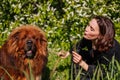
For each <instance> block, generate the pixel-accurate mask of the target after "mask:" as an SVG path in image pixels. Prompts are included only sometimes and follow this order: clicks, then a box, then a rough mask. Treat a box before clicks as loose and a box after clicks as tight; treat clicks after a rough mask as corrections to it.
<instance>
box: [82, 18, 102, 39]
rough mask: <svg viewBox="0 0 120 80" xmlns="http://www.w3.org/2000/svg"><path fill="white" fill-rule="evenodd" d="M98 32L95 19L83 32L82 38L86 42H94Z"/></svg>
mask: <svg viewBox="0 0 120 80" xmlns="http://www.w3.org/2000/svg"><path fill="white" fill-rule="evenodd" d="M99 34H100V32H99V26H98V24H97V21H96V20H95V19H92V20H91V21H90V22H89V24H88V25H87V27H86V28H85V32H84V35H83V37H84V38H86V39H88V40H95V39H97V38H98V36H99Z"/></svg>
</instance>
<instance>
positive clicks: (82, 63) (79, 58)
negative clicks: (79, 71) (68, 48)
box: [72, 51, 88, 71]
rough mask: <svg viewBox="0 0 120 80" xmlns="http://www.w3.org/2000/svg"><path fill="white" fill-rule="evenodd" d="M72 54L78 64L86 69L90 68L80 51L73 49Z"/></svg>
mask: <svg viewBox="0 0 120 80" xmlns="http://www.w3.org/2000/svg"><path fill="white" fill-rule="evenodd" d="M72 53H73V54H72V55H73V62H75V63H76V64H79V65H80V66H81V67H82V68H83V69H84V70H86V71H87V70H88V64H87V63H86V62H85V61H84V60H82V56H81V55H79V54H78V53H76V52H74V51H72Z"/></svg>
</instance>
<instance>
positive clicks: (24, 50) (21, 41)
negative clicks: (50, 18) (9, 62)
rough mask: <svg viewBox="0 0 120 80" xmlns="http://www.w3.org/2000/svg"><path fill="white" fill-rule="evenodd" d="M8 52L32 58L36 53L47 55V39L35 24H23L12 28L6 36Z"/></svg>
mask: <svg viewBox="0 0 120 80" xmlns="http://www.w3.org/2000/svg"><path fill="white" fill-rule="evenodd" d="M7 43H8V47H9V48H8V52H9V53H11V54H13V55H14V56H21V57H23V58H29V59H33V58H34V57H35V56H36V55H39V54H40V55H45V56H46V55H47V54H46V51H47V50H46V49H47V40H46V37H45V34H44V32H43V31H42V30H41V29H40V28H38V27H37V26H32V25H25V26H21V27H18V28H16V29H14V30H13V31H12V32H11V34H10V36H9V38H8V42H7Z"/></svg>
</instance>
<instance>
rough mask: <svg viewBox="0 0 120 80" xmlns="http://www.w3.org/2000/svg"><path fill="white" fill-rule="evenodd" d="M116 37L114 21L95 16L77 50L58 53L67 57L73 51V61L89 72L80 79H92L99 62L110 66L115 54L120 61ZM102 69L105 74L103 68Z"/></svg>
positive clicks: (119, 48) (119, 47)
mask: <svg viewBox="0 0 120 80" xmlns="http://www.w3.org/2000/svg"><path fill="white" fill-rule="evenodd" d="M114 37H115V30H114V24H113V22H112V21H111V20H110V19H109V18H107V17H103V16H95V17H93V18H92V19H91V21H90V22H89V24H88V25H87V27H86V28H85V32H84V35H83V39H82V40H80V41H79V42H78V43H77V44H76V50H77V51H73V50H72V51H70V52H67V54H66V55H64V54H63V53H62V52H60V53H59V54H58V55H59V56H61V57H62V58H66V57H67V56H68V55H69V53H72V60H73V62H74V63H75V64H77V65H79V66H80V67H81V68H82V69H83V70H84V72H85V73H86V74H88V75H86V74H85V76H82V78H81V79H80V80H87V79H88V80H90V78H91V76H92V75H93V74H94V71H95V69H96V67H97V66H98V65H99V64H100V65H101V64H104V65H106V67H108V65H109V63H110V62H111V61H112V57H113V56H114V57H115V59H116V60H118V61H120V45H119V43H118V42H117V41H116V40H115V39H114ZM102 71H103V74H104V70H103V69H102Z"/></svg>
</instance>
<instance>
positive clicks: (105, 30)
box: [93, 16, 115, 51]
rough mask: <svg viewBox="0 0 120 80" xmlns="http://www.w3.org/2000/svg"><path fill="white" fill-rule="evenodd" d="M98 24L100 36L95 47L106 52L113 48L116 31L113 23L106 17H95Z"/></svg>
mask: <svg viewBox="0 0 120 80" xmlns="http://www.w3.org/2000/svg"><path fill="white" fill-rule="evenodd" d="M93 19H95V20H96V21H97V23H98V26H99V30H100V36H99V37H98V39H96V41H95V43H94V44H95V47H96V49H97V50H99V51H106V50H108V49H109V48H110V47H112V46H113V40H114V37H115V30H114V24H113V22H112V21H111V20H110V19H109V18H107V17H104V16H95V17H93Z"/></svg>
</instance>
